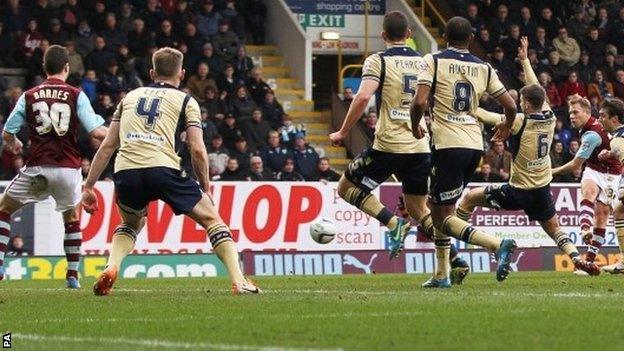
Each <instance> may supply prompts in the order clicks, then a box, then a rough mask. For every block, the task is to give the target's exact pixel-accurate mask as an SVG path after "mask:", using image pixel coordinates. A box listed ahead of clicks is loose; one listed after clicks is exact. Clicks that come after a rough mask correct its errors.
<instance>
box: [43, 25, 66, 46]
mask: <svg viewBox="0 0 624 351" xmlns="http://www.w3.org/2000/svg"><path fill="white" fill-rule="evenodd" d="M46 38H47V39H48V40H49V41H50V44H51V45H65V43H66V42H68V41H69V40H70V39H71V36H70V35H69V33H67V31H65V30H63V28H62V27H61V21H59V19H58V18H53V19H51V20H50V31H49V32H48V33H46Z"/></svg>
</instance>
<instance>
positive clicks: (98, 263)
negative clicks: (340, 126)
mask: <svg viewBox="0 0 624 351" xmlns="http://www.w3.org/2000/svg"><path fill="white" fill-rule="evenodd" d="M459 254H460V256H461V257H462V258H464V259H465V260H466V262H468V263H469V264H470V269H471V272H473V273H490V272H495V271H496V263H495V259H494V257H493V255H492V253H490V252H487V251H484V250H481V249H478V250H461V251H460V253H459ZM241 256H242V261H243V270H244V272H245V274H246V275H255V276H283V275H342V274H377V273H407V274H430V273H432V272H433V270H434V262H435V253H434V252H433V250H407V251H406V252H405V253H404V254H402V255H401V256H400V257H399V258H398V259H395V260H392V261H390V260H389V259H388V252H387V251H382V250H363V251H362V250H360V251H316V252H252V251H245V252H243V253H242V254H241ZM618 257H619V255H618V250H617V249H616V248H614V247H608V248H604V249H603V250H602V251H601V253H600V254H599V255H598V256H597V257H596V262H597V263H598V264H600V265H602V264H612V263H615V262H616V261H617V259H618ZM105 265H106V257H104V256H84V257H83V258H82V262H81V265H80V274H81V276H82V277H97V276H99V274H100V273H101V272H102V270H103V269H104V267H105ZM66 267H67V262H66V260H65V257H60V256H55V257H51V256H44V257H7V258H6V261H5V268H6V274H7V280H21V279H24V280H27V279H33V280H49V279H65V270H66ZM511 268H512V270H513V271H514V272H518V271H559V272H572V271H573V268H574V265H573V264H572V261H571V260H570V259H569V258H568V257H567V255H565V254H563V253H562V252H561V251H559V249H557V248H554V247H544V248H519V249H517V250H516V252H515V254H514V257H513V259H512V262H511ZM120 276H121V277H123V278H187V277H215V276H227V272H226V271H225V267H224V266H223V265H222V263H221V262H220V261H219V259H218V258H217V257H216V255H214V254H197V255H194V254H189V255H130V256H128V257H127V258H126V259H125V260H124V262H123V264H122V267H121V270H120ZM1 284H2V282H0V285H1Z"/></svg>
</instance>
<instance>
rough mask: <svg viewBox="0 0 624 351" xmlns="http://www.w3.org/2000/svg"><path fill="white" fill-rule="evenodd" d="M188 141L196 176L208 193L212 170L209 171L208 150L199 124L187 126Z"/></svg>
mask: <svg viewBox="0 0 624 351" xmlns="http://www.w3.org/2000/svg"><path fill="white" fill-rule="evenodd" d="M186 143H187V144H188V148H189V150H190V153H191V163H192V164H193V170H194V171H195V176H197V180H198V181H199V185H200V186H201V188H202V190H203V191H204V192H205V193H206V194H208V193H209V190H210V189H209V186H210V172H209V171H208V152H207V151H206V145H204V136H203V133H202V129H201V127H199V126H194V125H192V126H189V127H188V128H186Z"/></svg>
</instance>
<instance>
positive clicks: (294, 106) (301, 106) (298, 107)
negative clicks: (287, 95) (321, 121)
mask: <svg viewBox="0 0 624 351" xmlns="http://www.w3.org/2000/svg"><path fill="white" fill-rule="evenodd" d="M282 106H283V107H284V111H286V112H288V113H290V112H291V111H303V112H312V111H314V101H312V100H292V101H282Z"/></svg>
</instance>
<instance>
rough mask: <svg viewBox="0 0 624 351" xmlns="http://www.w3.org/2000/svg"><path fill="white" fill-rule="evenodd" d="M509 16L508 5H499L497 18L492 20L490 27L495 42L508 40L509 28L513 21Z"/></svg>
mask: <svg viewBox="0 0 624 351" xmlns="http://www.w3.org/2000/svg"><path fill="white" fill-rule="evenodd" d="M508 15H509V9H508V8H507V5H505V4H500V5H498V9H497V10H496V17H495V18H492V19H491V21H490V24H489V26H488V28H489V29H490V33H491V36H492V39H494V40H495V41H501V40H503V39H505V38H507V28H509V26H510V25H511V21H510V20H509V17H508Z"/></svg>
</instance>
